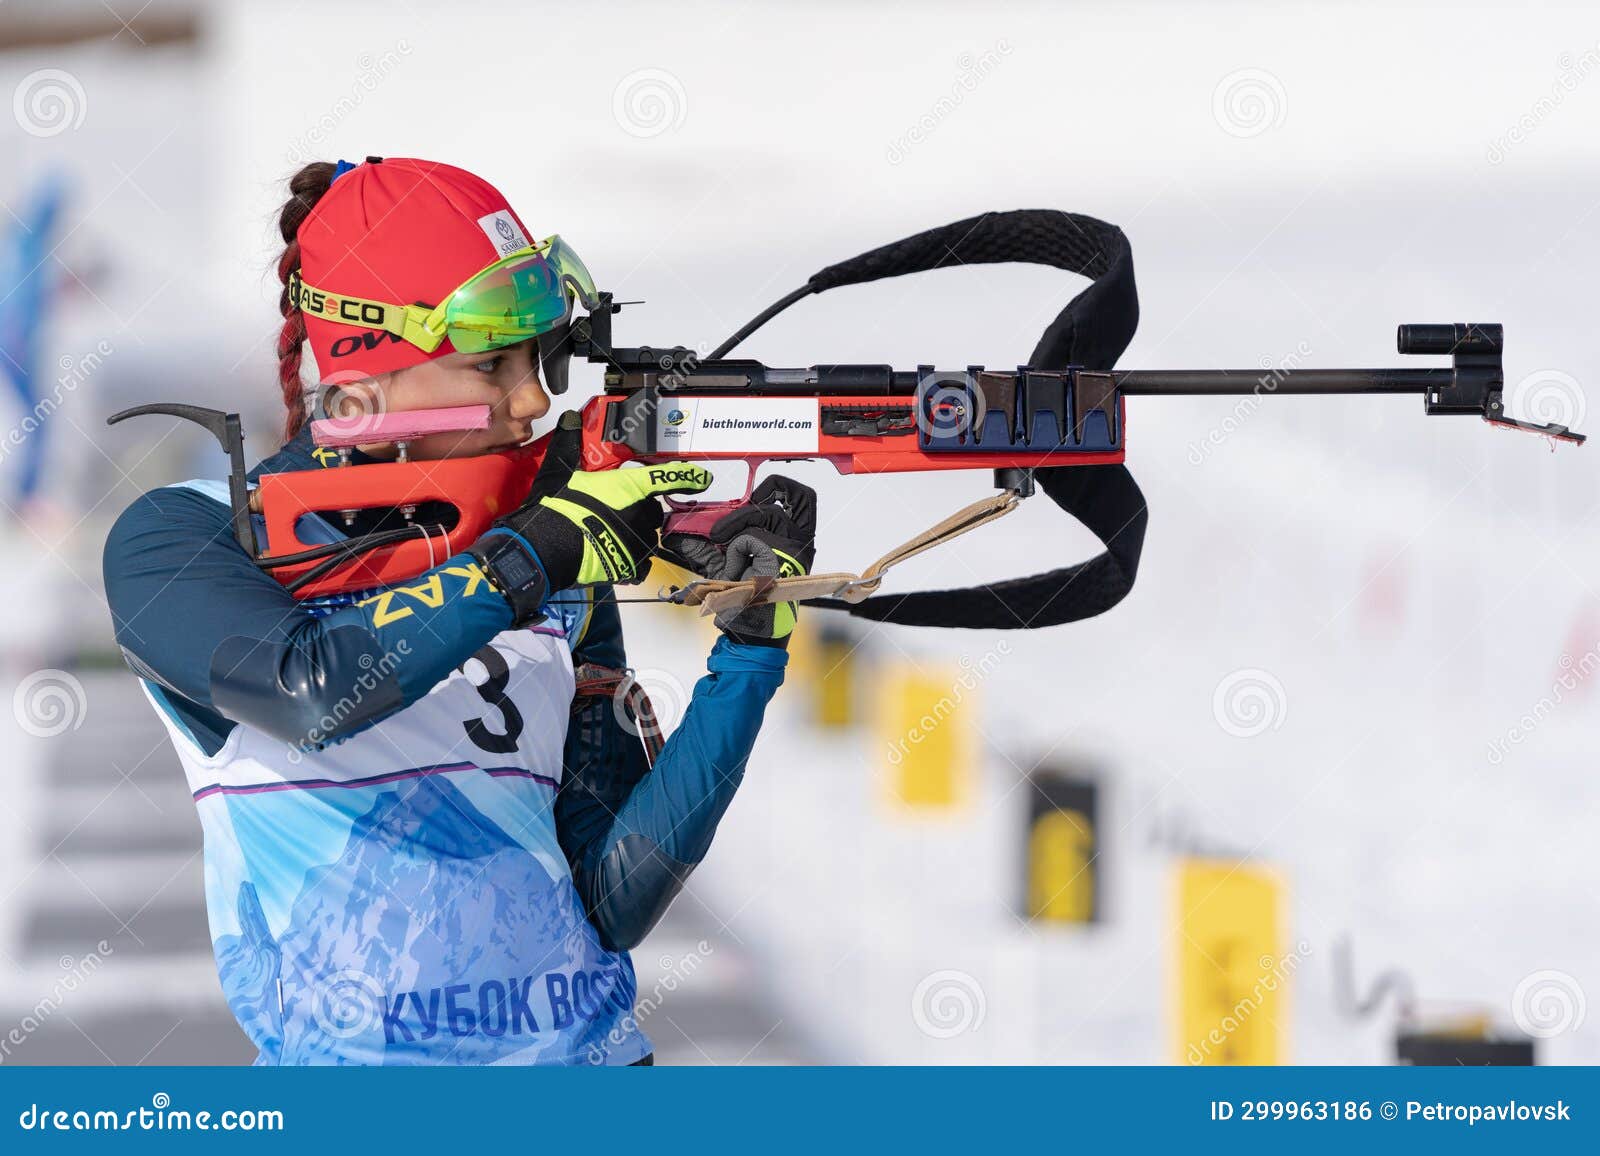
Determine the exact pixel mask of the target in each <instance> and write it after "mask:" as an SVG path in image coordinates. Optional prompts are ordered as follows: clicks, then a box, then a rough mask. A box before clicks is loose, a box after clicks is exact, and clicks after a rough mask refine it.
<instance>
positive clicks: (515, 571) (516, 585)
mask: <svg viewBox="0 0 1600 1156" xmlns="http://www.w3.org/2000/svg"><path fill="white" fill-rule="evenodd" d="M494 568H495V571H496V572H497V573H498V575H499V577H500V580H501V581H502V582H504V583H505V584H506V585H507V586H508V587H510V588H511V589H513V590H521V589H522V588H523V587H525V586H529V585H532V584H533V581H534V579H536V578H538V576H539V571H537V570H536V569H534V566H533V563H532V562H531V561H530V560H529V559H528V556H527V555H526V554H525V553H523V552H522V551H521V550H520V549H518V548H517V547H516V546H514V545H513V546H508V547H506V548H505V549H504V550H501V551H500V553H498V554H497V555H495V559H494Z"/></svg>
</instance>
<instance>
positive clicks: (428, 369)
mask: <svg viewBox="0 0 1600 1156" xmlns="http://www.w3.org/2000/svg"><path fill="white" fill-rule="evenodd" d="M458 405H487V406H488V407H489V428H488V429H482V430H471V431H468V432H463V433H443V434H430V435H428V436H427V437H422V438H418V439H416V440H415V441H413V442H412V443H411V444H410V447H409V451H408V452H409V455H410V456H411V457H412V458H414V459H433V458H464V457H471V456H473V455H476V454H488V453H495V452H497V451H500V450H508V449H512V448H513V447H515V446H519V445H521V444H522V443H523V442H525V441H527V440H528V439H529V438H530V437H532V436H533V423H534V422H536V421H538V420H539V419H540V418H541V417H543V416H544V415H545V414H546V413H548V412H549V411H550V395H549V394H548V393H546V392H545V390H544V383H543V382H541V381H540V380H539V358H538V355H537V353H536V352H535V350H534V343H533V342H532V341H524V342H521V343H519V344H517V345H508V346H505V347H504V348H503V349H496V350H492V351H491V352H488V353H447V354H445V355H444V356H443V357H436V358H434V359H433V360H432V361H424V362H422V363H421V364H420V365H412V366H408V367H407V368H405V369H399V370H395V371H394V372H393V373H384V374H380V375H379V376H377V377H374V378H370V379H368V380H366V381H357V382H351V383H350V384H347V385H343V386H340V387H339V392H338V394H337V395H336V396H335V397H334V398H333V399H332V401H331V404H330V408H331V409H332V411H333V413H334V415H335V416H340V417H343V416H355V415H358V414H361V413H363V412H365V413H371V412H374V411H378V410H381V411H382V412H384V413H400V412H402V411H404V410H412V409H447V408H450V407H452V406H458ZM361 449H362V451H363V452H364V453H368V454H370V455H371V456H373V457H383V458H392V457H394V455H395V449H394V447H393V446H392V445H374V446H362V447H361Z"/></svg>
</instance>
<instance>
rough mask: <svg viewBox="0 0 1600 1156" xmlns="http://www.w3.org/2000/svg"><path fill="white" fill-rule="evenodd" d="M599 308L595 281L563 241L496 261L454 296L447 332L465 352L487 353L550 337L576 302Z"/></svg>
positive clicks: (448, 307) (446, 309) (557, 239)
mask: <svg viewBox="0 0 1600 1156" xmlns="http://www.w3.org/2000/svg"><path fill="white" fill-rule="evenodd" d="M573 297H576V298H578V299H579V300H581V301H582V302H583V303H584V305H585V306H586V307H588V308H593V307H594V306H595V305H596V303H597V302H598V299H599V295H598V293H597V292H596V290H595V287H594V279H593V278H592V277H590V276H589V270H588V269H586V268H584V265H583V262H582V261H580V260H579V259H578V256H577V254H575V253H574V252H573V251H572V250H571V249H570V248H568V247H567V246H566V245H565V244H563V243H562V241H561V238H560V237H550V238H549V239H548V240H546V241H545V242H544V243H543V244H541V245H540V246H538V248H537V249H535V250H533V251H531V252H526V253H516V254H512V255H511V256H510V257H507V258H506V259H505V260H503V261H499V262H496V263H495V264H493V265H491V266H489V268H487V269H485V270H483V272H481V273H479V274H477V275H476V276H474V277H473V278H472V279H471V280H470V281H467V282H466V283H465V284H464V285H462V286H461V288H459V289H457V290H456V291H455V292H454V293H452V294H451V295H450V299H449V300H448V301H447V302H446V303H445V307H444V329H445V333H446V335H447V336H448V337H449V338H450V344H451V345H453V346H455V348H456V349H457V350H459V351H460V352H462V353H485V352H487V351H489V350H491V349H499V348H501V347H503V346H506V345H515V344H517V343H518V342H521V341H527V340H528V339H529V338H532V337H537V336H539V335H540V334H542V333H546V332H548V331H549V330H551V329H552V328H554V327H555V326H557V325H559V324H561V323H562V322H563V321H565V320H566V319H567V318H568V317H569V316H570V315H571V312H572V298H573Z"/></svg>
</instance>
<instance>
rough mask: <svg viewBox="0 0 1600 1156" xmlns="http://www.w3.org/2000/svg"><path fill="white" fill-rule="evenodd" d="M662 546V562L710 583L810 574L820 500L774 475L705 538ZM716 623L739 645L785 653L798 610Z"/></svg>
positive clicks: (677, 539)
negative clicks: (712, 580) (779, 649)
mask: <svg viewBox="0 0 1600 1156" xmlns="http://www.w3.org/2000/svg"><path fill="white" fill-rule="evenodd" d="M661 544H662V554H663V556H664V557H667V558H668V559H669V560H671V561H675V562H677V563H679V564H680V565H683V566H686V567H688V568H689V569H690V570H693V571H694V572H695V573H697V574H702V575H704V576H705V577H707V578H720V579H724V580H726V581H730V582H738V581H742V580H744V579H748V578H762V577H766V578H792V577H795V576H798V575H801V574H809V573H810V572H811V564H812V562H814V561H815V560H816V554H817V494H816V491H815V490H813V489H812V488H811V487H810V486H807V485H803V484H801V483H800V482H797V481H795V480H794V479H793V478H786V477H783V476H782V475H774V476H773V477H770V478H768V479H767V480H766V481H764V482H762V483H761V484H760V485H759V486H757V487H756V489H755V492H754V493H753V494H751V495H750V501H749V502H748V503H747V504H746V505H744V506H742V507H740V508H739V509H737V510H735V511H734V512H733V513H731V514H728V515H726V516H725V517H723V518H722V519H721V520H719V521H718V522H717V523H716V524H715V525H714V526H712V527H711V530H710V531H709V532H708V533H707V535H706V536H705V537H700V536H698V535H691V534H668V535H666V536H665V537H664V538H663V539H662V543H661ZM716 623H717V626H718V628H720V629H721V630H722V631H723V633H725V634H727V635H728V636H729V637H730V638H732V639H733V640H734V641H735V642H743V643H747V644H750V645H755V646H781V647H786V646H788V644H789V636H790V635H791V634H792V633H793V632H794V625H795V604H794V603H793V602H780V603H768V604H766V605H762V606H751V607H747V608H746V609H744V610H740V611H738V612H728V613H723V614H719V615H717V618H716Z"/></svg>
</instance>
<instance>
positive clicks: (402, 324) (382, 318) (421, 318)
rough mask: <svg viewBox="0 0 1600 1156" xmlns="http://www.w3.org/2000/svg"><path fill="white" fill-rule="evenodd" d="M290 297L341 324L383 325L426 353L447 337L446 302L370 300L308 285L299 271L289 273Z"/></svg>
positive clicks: (311, 311)
mask: <svg viewBox="0 0 1600 1156" xmlns="http://www.w3.org/2000/svg"><path fill="white" fill-rule="evenodd" d="M288 289H289V300H290V302H291V303H292V304H294V305H296V306H298V307H299V309H300V311H301V312H302V313H306V314H309V315H310V316H312V317H320V318H321V319H322V320H324V321H337V322H338V323H339V324H341V325H354V326H356V327H357V328H360V329H381V330H383V331H384V332H385V333H392V334H394V335H395V336H396V337H398V338H400V339H401V340H403V341H409V342H410V343H411V344H412V345H415V346H417V347H418V348H419V349H421V350H423V351H424V352H426V353H432V352H433V351H434V350H435V349H438V348H439V345H440V343H441V342H443V341H444V336H445V326H444V316H445V308H444V306H443V305H440V306H438V307H437V308H434V309H429V308H428V307H427V306H425V305H388V304H385V303H384V302H382V301H368V300H366V299H364V298H361V297H350V296H348V295H346V294H342V293H329V292H328V291H327V290H325V289H318V288H316V287H314V286H311V285H307V284H306V283H305V282H304V281H302V280H301V279H300V274H299V273H291V274H290V275H289V285H288Z"/></svg>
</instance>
